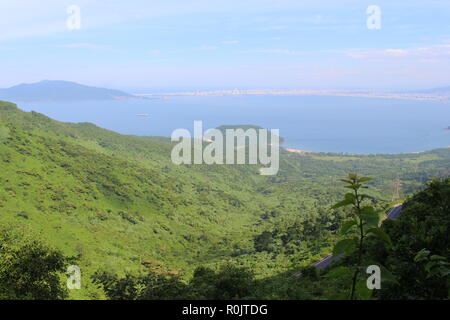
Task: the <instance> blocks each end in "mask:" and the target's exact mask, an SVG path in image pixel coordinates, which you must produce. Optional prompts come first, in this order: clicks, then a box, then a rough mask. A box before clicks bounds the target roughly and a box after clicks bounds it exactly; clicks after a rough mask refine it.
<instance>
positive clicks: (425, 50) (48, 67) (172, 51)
mask: <svg viewBox="0 0 450 320" xmlns="http://www.w3.org/2000/svg"><path fill="white" fill-rule="evenodd" d="M373 5H375V6H377V7H378V8H379V10H380V16H379V19H378V20H376V21H379V28H375V29H374V28H369V27H368V23H367V21H368V19H372V18H373V15H372V14H373V11H371V12H370V13H369V14H368V12H367V9H368V7H369V6H373ZM71 6H76V7H75V8H76V9H77V10H78V9H79V12H80V14H79V17H80V19H79V20H78V19H77V14H76V13H77V11H73V10H70V8H71ZM78 21H79V24H78ZM370 21H373V20H370ZM449 21H450V1H443V0H436V1H435V0H396V1H392V0H388V1H384V0H383V1H375V0H371V1H366V0H161V1H160V0H127V1H123V0H70V1H66V0H41V1H34V0H0V73H1V77H0V87H9V86H13V85H16V84H19V83H30V82H37V81H41V80H46V79H48V80H68V81H76V82H79V83H83V84H88V85H96V86H104V87H109V88H117V89H123V90H128V91H131V92H160V91H180V90H210V89H234V88H238V89H266V88H273V89H284V88H286V89H293V88H300V89H371V90H414V89H427V88H433V87H440V86H449V85H450V77H449V75H450V23H449ZM78 27H79V28H78Z"/></svg>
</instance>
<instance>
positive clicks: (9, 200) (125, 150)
mask: <svg viewBox="0 0 450 320" xmlns="http://www.w3.org/2000/svg"><path fill="white" fill-rule="evenodd" d="M171 148H172V143H171V142H170V140H169V139H167V138H162V137H137V136H125V135H120V134H117V133H114V132H111V131H108V130H105V129H102V128H99V127H97V126H95V125H93V124H88V123H81V124H70V123H62V122H58V121H54V120H52V119H50V118H48V117H46V116H44V115H42V114H38V113H35V112H31V113H26V112H23V111H21V110H20V109H18V108H17V107H16V105H14V104H11V103H8V102H0V223H1V225H2V226H3V227H6V228H19V229H21V230H24V231H25V232H26V233H27V234H29V235H33V236H36V237H38V238H40V239H43V241H44V242H46V243H48V244H49V245H51V246H52V247H54V248H57V249H60V250H62V251H63V253H64V254H66V255H69V256H76V257H77V258H78V262H77V264H78V265H79V266H80V267H81V270H82V272H83V281H84V282H83V289H82V290H79V291H76V290H74V291H71V297H72V298H99V297H103V293H102V292H101V291H100V290H99V289H98V288H96V286H94V285H93V284H92V283H91V282H90V280H89V279H90V276H91V275H92V274H94V272H96V271H98V270H107V271H111V272H114V273H118V274H123V273H124V272H126V271H134V272H137V271H139V270H144V269H152V270H154V271H155V272H160V273H171V274H178V273H179V274H181V275H182V276H183V277H184V276H189V275H190V274H191V272H192V271H193V270H194V269H195V268H196V267H198V266H216V265H220V264H221V263H223V262H225V261H233V262H234V263H236V264H238V265H243V266H249V267H252V268H255V270H256V273H257V274H256V277H257V278H264V277H267V276H274V275H277V274H281V273H282V272H285V271H287V270H291V269H292V267H293V263H294V266H297V265H298V266H306V265H309V264H310V263H311V262H313V261H315V260H317V259H319V258H321V257H322V256H323V255H324V254H326V253H329V252H330V250H331V247H332V244H333V242H334V239H335V238H336V235H335V234H336V230H337V229H338V228H339V226H340V224H341V221H342V219H343V218H344V217H345V212H344V211H343V210H333V209H331V206H332V204H333V203H335V202H336V201H338V200H339V199H340V196H341V190H340V189H339V188H338V186H339V187H340V184H339V182H338V181H339V178H341V177H342V176H345V175H346V173H348V172H355V173H361V174H364V175H367V176H372V177H376V178H377V179H376V180H375V181H374V182H371V187H372V195H373V196H374V197H376V198H377V199H379V200H380V201H379V203H378V206H379V207H380V208H386V209H387V207H388V205H389V202H390V201H391V198H392V182H393V181H394V179H395V178H397V176H398V177H399V178H400V179H401V181H402V193H401V194H400V196H401V197H406V196H407V195H409V194H411V193H413V192H416V191H418V190H420V189H421V188H422V186H423V184H424V182H426V181H427V180H429V179H430V178H431V177H442V176H448V175H449V167H450V165H449V164H450V149H439V150H434V151H430V152H426V153H418V154H402V155H367V156H355V155H342V154H325V153H314V154H294V153H289V152H287V151H283V152H282V153H281V159H280V171H279V173H278V175H277V176H261V175H259V171H258V169H259V166H256V165H254V166H250V165H181V166H177V165H174V164H172V163H171V161H170V151H171ZM382 200H385V201H382Z"/></svg>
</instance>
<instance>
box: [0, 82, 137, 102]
mask: <svg viewBox="0 0 450 320" xmlns="http://www.w3.org/2000/svg"><path fill="white" fill-rule="evenodd" d="M0 99H3V100H10V101H64V100H65V101H76V100H117V99H140V97H137V96H134V95H132V94H129V93H126V92H123V91H119V90H111V89H105V88H98V87H90V86H85V85H82V84H78V83H75V82H70V81H50V80H44V81H41V82H37V83H30V84H19V85H17V86H14V87H11V88H7V89H0Z"/></svg>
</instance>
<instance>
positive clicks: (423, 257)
mask: <svg viewBox="0 0 450 320" xmlns="http://www.w3.org/2000/svg"><path fill="white" fill-rule="evenodd" d="M429 254H430V251H429V250H427V249H422V250H420V251H419V252H418V253H417V254H416V256H415V257H414V262H421V261H423V260H426V259H427V257H428V255H429Z"/></svg>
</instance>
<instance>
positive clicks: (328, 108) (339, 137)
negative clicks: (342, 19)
mask: <svg viewBox="0 0 450 320" xmlns="http://www.w3.org/2000/svg"><path fill="white" fill-rule="evenodd" d="M18 105H19V107H20V108H21V109H23V110H25V111H31V110H34V111H37V112H40V113H43V114H45V115H47V116H49V117H51V118H54V119H56V120H60V121H68V122H92V123H94V124H96V125H98V126H100V127H103V128H106V129H110V130H113V131H116V132H119V133H123V134H135V135H145V136H155V135H157V136H170V135H171V133H172V131H173V130H175V129H178V128H186V129H188V130H189V131H191V132H193V122H194V120H202V121H203V125H204V128H203V129H204V130H206V129H209V128H213V127H217V126H220V125H233V124H234V125H235V124H253V125H259V126H262V127H265V128H268V129H280V135H281V136H282V137H284V138H285V143H284V146H285V147H290V148H296V149H302V150H311V151H322V152H346V153H403V152H419V151H426V150H431V149H435V148H441V147H448V146H450V132H448V131H446V130H445V128H447V127H448V126H450V103H448V102H447V103H445V102H435V101H413V100H394V99H369V98H354V97H326V96H208V97H192V96H190V97H188V96H185V97H171V98H169V99H167V100H163V99H153V100H126V101H87V102H84V101H83V102H32V103H30V102H27V103H20V102H19V103H18ZM137 114H148V115H149V117H139V116H137Z"/></svg>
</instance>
